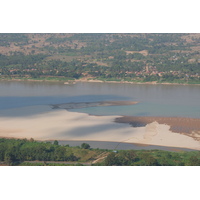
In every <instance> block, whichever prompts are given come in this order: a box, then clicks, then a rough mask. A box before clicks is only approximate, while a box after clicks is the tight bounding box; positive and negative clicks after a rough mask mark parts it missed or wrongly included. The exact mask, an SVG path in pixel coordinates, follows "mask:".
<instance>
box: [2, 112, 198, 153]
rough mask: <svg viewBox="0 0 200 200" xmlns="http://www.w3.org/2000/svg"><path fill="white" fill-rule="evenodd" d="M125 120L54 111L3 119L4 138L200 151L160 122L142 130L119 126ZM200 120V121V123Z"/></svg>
mask: <svg viewBox="0 0 200 200" xmlns="http://www.w3.org/2000/svg"><path fill="white" fill-rule="evenodd" d="M121 118H123V116H92V115H88V114H85V113H77V112H70V111H67V110H61V109H59V110H52V111H48V112H44V113H41V114H37V115H32V116H29V117H0V137H7V138H20V139H24V138H27V139H30V138H33V139H35V140H40V141H47V140H62V141H63V140H74V141H102V142H109V141H110V142H117V143H131V144H140V145H145V146H146V145H147V146H148V145H157V146H165V147H171V148H173V147H178V148H187V149H194V150H200V141H197V140H195V139H194V138H193V137H191V136H189V135H187V134H186V135H184V134H180V133H176V132H172V131H171V130H170V126H169V125H167V124H160V123H158V122H156V121H153V122H151V120H152V119H150V118H151V117H150V118H149V117H148V118H149V120H150V122H149V123H147V124H146V125H145V126H142V127H132V126H131V125H130V124H127V121H126V123H116V119H121ZM199 120H200V119H199Z"/></svg>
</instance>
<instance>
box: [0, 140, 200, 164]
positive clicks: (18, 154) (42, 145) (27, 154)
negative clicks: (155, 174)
mask: <svg viewBox="0 0 200 200" xmlns="http://www.w3.org/2000/svg"><path fill="white" fill-rule="evenodd" d="M0 163H1V165H21V166H22V165H23V166H57V165H60V166H82V165H95V166H200V152H199V151H187V152H184V151H181V152H170V151H162V150H119V151H112V150H105V149H91V148H90V146H89V145H88V144H87V143H83V144H82V145H81V147H79V146H77V147H70V146H69V145H65V146H62V145H59V142H58V141H54V142H52V143H51V142H38V141H34V140H33V139H30V140H27V139H23V140H20V139H0Z"/></svg>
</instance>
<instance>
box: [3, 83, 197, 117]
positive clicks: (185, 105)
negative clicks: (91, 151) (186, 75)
mask: <svg viewBox="0 0 200 200" xmlns="http://www.w3.org/2000/svg"><path fill="white" fill-rule="evenodd" d="M112 100H116V101H117V100H127V101H138V102H139V103H138V104H136V105H130V106H109V107H90V108H82V109H74V110H71V111H75V112H77V111H78V112H85V113H89V114H95V115H130V116H131V115H132V116H133V115H136V116H172V117H176V116H181V117H193V118H200V86H198V85H188V86H186V85H137V84H115V83H81V82H80V83H77V84H75V85H64V84H63V83H55V82H54V83H50V82H49V83H47V82H8V81H5V82H4V81H1V82H0V116H6V115H9V116H17V115H19V116H21V115H24V114H25V115H31V114H37V113H40V112H44V111H46V110H48V108H50V107H48V105H51V104H61V103H70V102H95V101H112ZM41 106H43V107H41Z"/></svg>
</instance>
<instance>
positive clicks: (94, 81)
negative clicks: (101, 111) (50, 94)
mask: <svg viewBox="0 0 200 200" xmlns="http://www.w3.org/2000/svg"><path fill="white" fill-rule="evenodd" d="M0 81H17V82H18V81H28V82H29V81H30V82H31V81H32V82H61V83H63V84H65V85H71V84H76V83H77V82H86V83H118V84H120V83H121V84H124V83H128V84H143V85H199V86H200V82H199V83H188V82H185V83H169V82H156V81H152V82H143V81H121V80H118V81H113V80H98V79H87V78H80V79H67V78H60V77H55V78H14V79H12V78H1V79H0Z"/></svg>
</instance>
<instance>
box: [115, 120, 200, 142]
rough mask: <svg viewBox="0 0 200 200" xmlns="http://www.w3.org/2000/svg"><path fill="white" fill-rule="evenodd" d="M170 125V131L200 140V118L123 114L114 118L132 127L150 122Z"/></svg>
mask: <svg viewBox="0 0 200 200" xmlns="http://www.w3.org/2000/svg"><path fill="white" fill-rule="evenodd" d="M155 121H156V122H158V123H159V124H165V125H169V126H170V131H172V132H174V133H181V134H184V135H187V136H189V137H192V138H194V139H195V140H198V141H200V119H196V118H183V117H143V116H141V117H138V116H123V117H119V118H116V119H115V122H118V123H129V124H130V125H131V126H133V127H144V126H146V125H147V124H150V123H152V122H155Z"/></svg>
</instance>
